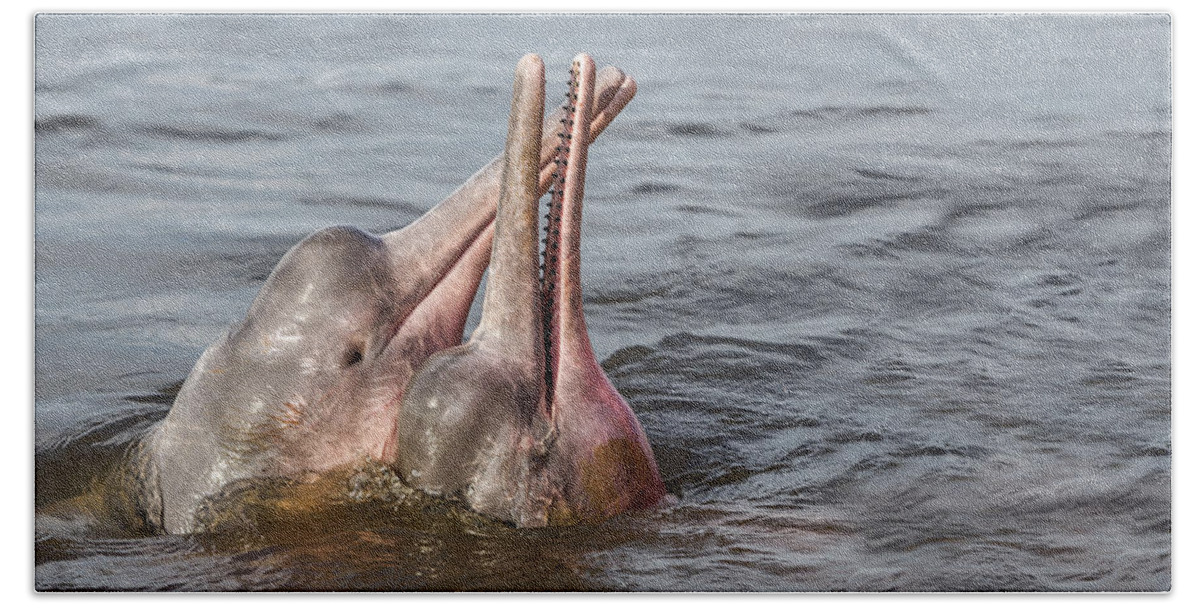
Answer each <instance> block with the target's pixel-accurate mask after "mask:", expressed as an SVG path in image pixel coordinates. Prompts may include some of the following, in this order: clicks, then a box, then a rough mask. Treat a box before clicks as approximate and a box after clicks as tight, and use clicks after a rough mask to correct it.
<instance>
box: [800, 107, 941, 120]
mask: <svg viewBox="0 0 1200 608" xmlns="http://www.w3.org/2000/svg"><path fill="white" fill-rule="evenodd" d="M931 113H933V110H932V109H930V108H928V107H925V106H890V105H878V106H821V107H819V108H811V109H799V110H793V111H792V116H795V117H797V118H808V119H813V120H854V119H861V118H895V117H903V116H923V115H926V114H931Z"/></svg>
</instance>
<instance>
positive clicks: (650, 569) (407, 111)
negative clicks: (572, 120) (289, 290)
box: [35, 15, 1172, 591]
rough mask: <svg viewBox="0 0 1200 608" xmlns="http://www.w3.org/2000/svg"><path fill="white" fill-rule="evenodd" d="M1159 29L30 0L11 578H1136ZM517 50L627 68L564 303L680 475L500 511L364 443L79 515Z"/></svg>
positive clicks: (1159, 411)
mask: <svg viewBox="0 0 1200 608" xmlns="http://www.w3.org/2000/svg"><path fill="white" fill-rule="evenodd" d="M1170 35H1171V23H1170V20H1169V18H1168V17H1166V16H1162V15H1122V16H1103V15H1087V16H1062V15H1059V16H990V17H972V16H930V15H907V16H886V15H884V16H879V15H874V16H864V15H859V16H851V15H823V16H754V17H748V16H713V15H706V16H606V17H598V16H590V17H589V16H577V17H564V16H505V17H501V16H480V17H456V16H378V15H364V16H298V15H291V16H277V15H259V16H189V15H177V16H155V15H125V16H86V15H43V16H40V17H38V19H37V22H36V89H35V119H36V181H35V184H36V200H35V209H36V211H35V222H36V226H35V231H36V235H35V244H36V245H35V246H36V250H35V253H36V264H37V267H36V297H37V300H36V332H37V333H36V353H35V356H36V360H35V363H36V384H35V398H36V404H35V405H36V445H35V450H36V484H37V486H36V505H37V521H36V531H35V554H36V568H35V582H36V586H37V588H39V589H139V590H165V589H178V590H201V589H204V590H209V589H627V590H746V591H751V590H894V589H898V590H1093V591H1094V590H1165V589H1168V588H1169V587H1170V584H1171V572H1170V564H1171V555H1170V533H1171V508H1170V470H1171V469H1170V467H1171V452H1172V446H1171V441H1170V428H1171V393H1170V374H1171V361H1170V343H1171V335H1170V313H1171V300H1170V286H1171V272H1170V239H1171V223H1170V186H1171V183H1170V162H1171V137H1172V135H1171V91H1170V88H1171V79H1170ZM529 51H535V52H539V53H541V54H542V55H543V56H544V57H545V59H546V62H547V66H548V69H549V70H550V72H549V78H548V80H550V81H551V82H552V83H554V82H557V81H558V79H557V78H555V77H554V74H555V72H554V70H561V72H562V74H563V75H564V79H565V75H566V70H567V66H568V62H569V60H570V58H571V57H572V56H573V55H574V54H575V53H577V52H579V51H588V52H590V53H592V54H593V56H595V57H596V58H597V61H598V62H599V63H600V64H601V65H606V64H615V65H619V66H621V67H623V68H625V69H626V70H627V71H628V72H629V73H631V74H633V75H634V76H635V77H636V78H637V79H638V82H639V93H638V96H637V98H636V99H635V100H634V101H633V102H632V104H631V105H630V106H629V107H628V108H627V109H626V110H625V112H624V113H623V114H622V115H621V116H620V118H619V119H618V120H617V122H616V123H614V124H613V126H612V127H611V128H610V129H609V130H608V131H606V132H605V134H604V135H603V137H602V138H601V140H600V141H599V142H598V143H597V144H596V146H595V147H594V148H593V151H592V154H591V163H590V165H589V168H588V174H589V184H588V204H587V207H586V210H585V220H584V221H585V225H584V230H585V235H584V243H583V256H584V257H583V259H584V268H583V272H584V304H585V309H586V314H587V317H588V324H589V327H590V329H591V334H592V339H593V342H594V344H595V346H596V350H597V354H598V355H599V357H600V358H601V360H602V361H604V367H605V368H606V369H607V370H608V373H609V375H610V376H611V378H612V380H613V382H614V383H615V384H616V386H617V387H618V389H619V390H620V391H621V393H622V394H623V395H624V396H625V397H626V398H627V399H628V401H629V402H630V404H631V405H632V407H633V408H634V410H635V411H636V412H637V414H638V417H639V419H640V420H641V422H642V424H643V425H644V426H645V428H646V432H647V435H648V437H649V439H650V442H651V444H652V446H653V447H654V450H655V452H656V454H657V456H658V460H659V464H660V467H661V469H662V473H663V475H664V477H665V480H666V482H667V486H668V488H669V490H670V491H671V492H672V493H673V494H674V495H675V496H676V497H678V501H677V502H676V504H675V505H673V506H671V507H668V508H664V509H661V510H657V511H652V512H646V513H637V514H629V515H626V516H622V517H619V518H616V519H614V520H612V521H610V522H607V523H605V524H603V525H599V526H579V527H575V528H568V529H551V530H516V529H512V528H509V527H505V526H502V525H499V524H496V523H493V522H489V521H486V520H483V519H480V518H477V517H472V516H471V515H470V514H467V513H463V512H460V511H457V510H455V509H454V508H452V507H451V506H447V505H445V504H440V503H437V502H436V501H429V500H424V499H422V498H421V497H419V496H413V495H410V494H407V493H405V492H404V491H403V489H402V488H399V487H397V486H394V485H391V484H390V482H389V481H388V477H387V474H386V472H380V471H365V472H364V471H358V472H356V473H354V474H352V475H350V476H349V477H348V478H346V479H344V480H341V481H339V482H338V483H344V486H338V487H341V488H343V489H346V490H347V491H346V492H344V493H343V494H342V495H339V498H337V499H333V500H329V501H328V502H327V503H322V504H323V506H322V507H321V508H319V509H318V510H316V511H315V512H306V513H301V514H289V513H287V512H281V511H279V510H278V509H272V508H269V506H270V505H271V504H276V503H278V502H279V500H280V499H281V497H283V498H286V497H287V496H291V495H293V494H295V493H297V492H299V493H303V492H307V491H310V489H306V488H296V487H276V486H273V485H269V484H267V485H265V486H264V487H255V488H251V489H249V490H247V495H246V496H244V498H245V500H244V501H243V502H241V503H239V507H238V508H237V509H235V511H236V513H234V515H236V517H233V518H231V520H230V521H231V522H232V523H230V524H229V525H228V526H227V527H225V528H222V529H220V530H217V531H215V532H213V533H210V534H202V535H194V536H162V537H142V536H137V535H135V534H131V533H130V532H129V531H128V530H124V529H122V528H121V527H120V526H119V525H115V524H114V522H105V521H95V520H94V519H89V518H88V517H85V516H84V514H86V513H88V512H89V511H88V510H87V509H86V508H84V507H86V505H84V507H81V506H80V503H81V502H86V501H81V500H80V499H79V498H78V497H79V496H85V497H86V496H88V495H89V491H90V490H91V489H93V488H94V487H95V486H96V484H97V483H98V482H97V480H102V479H104V478H105V475H106V473H107V472H108V471H109V470H111V469H112V468H113V467H114V466H115V465H116V464H117V463H119V462H120V460H121V458H122V454H123V453H124V451H125V449H126V448H127V446H129V445H130V444H131V443H132V442H134V441H136V440H137V438H139V437H140V436H141V435H142V434H143V433H144V432H145V430H146V429H147V428H148V427H149V426H151V425H153V424H154V423H155V422H156V421H157V420H160V419H161V418H162V417H163V416H165V414H166V412H167V410H168V409H169V407H170V403H171V400H172V398H173V395H174V391H175V390H177V387H178V385H179V383H180V382H181V381H182V380H183V379H184V378H185V377H186V376H187V374H188V371H189V370H190V368H191V366H192V364H193V363H194V362H195V360H196V358H197V357H198V356H199V354H200V352H201V351H202V350H203V349H204V348H205V347H206V346H207V345H208V344H210V343H211V342H212V341H213V340H215V339H216V338H217V337H218V336H219V335H220V333H221V332H222V331H223V330H224V328H226V327H227V326H228V325H230V324H231V323H233V322H235V321H237V320H238V319H240V318H241V316H242V315H243V314H244V312H245V310H246V308H247V306H248V305H249V303H250V301H251V299H252V298H253V296H254V294H255V293H256V291H257V290H258V288H259V287H260V286H261V284H262V282H263V280H264V279H265V278H266V275H267V274H268V273H269V272H270V270H271V268H272V267H273V266H274V264H275V263H276V261H278V259H279V257H280V256H281V255H282V254H283V253H284V252H285V251H286V250H287V249H288V248H289V247H290V246H291V245H292V244H294V243H296V242H297V241H299V240H300V239H301V238H303V237H304V236H305V235H306V234H308V233H310V232H312V231H314V230H316V229H319V228H322V227H325V226H329V225H333V224H352V225H357V226H359V227H361V228H364V229H367V230H371V231H375V232H383V231H387V230H391V229H394V228H397V227H399V226H403V225H405V224H406V223H408V222H409V221H411V220H412V219H414V218H415V217H417V216H418V215H419V214H420V213H422V212H423V211H424V210H425V209H428V208H429V207H430V206H432V205H433V204H434V203H435V202H436V201H438V200H440V198H441V197H443V196H445V195H446V194H447V193H449V192H450V191H451V190H452V189H453V188H454V187H455V186H457V184H459V183H461V182H462V181H463V180H464V179H465V178H466V177H467V176H469V175H470V174H471V173H472V172H473V171H474V170H475V169H477V168H478V167H480V166H482V165H483V164H484V163H486V162H487V161H488V160H489V159H491V158H492V157H493V156H494V155H495V154H496V153H498V152H499V151H500V149H501V147H502V145H503V138H504V129H505V126H506V117H507V113H508V103H509V94H510V91H511V88H510V87H511V75H512V68H513V66H514V65H515V62H516V60H517V59H518V58H519V57H520V56H521V55H522V54H524V53H525V52H529ZM551 86H552V87H553V86H554V85H551ZM549 94H550V95H555V94H557V91H555V90H551V91H550V92H549ZM477 314H478V313H477V312H476V313H475V316H474V317H473V319H477V318H478V317H477ZM473 322H474V321H472V323H473ZM468 329H470V327H469V328H468ZM364 484H365V485H364ZM335 485H336V484H335ZM364 487H365V488H367V489H366V490H364ZM368 490H369V491H368Z"/></svg>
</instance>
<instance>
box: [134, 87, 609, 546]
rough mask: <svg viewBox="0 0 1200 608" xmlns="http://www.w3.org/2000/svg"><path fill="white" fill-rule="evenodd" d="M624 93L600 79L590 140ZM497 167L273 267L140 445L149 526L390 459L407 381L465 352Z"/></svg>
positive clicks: (313, 238) (341, 229)
mask: <svg viewBox="0 0 1200 608" xmlns="http://www.w3.org/2000/svg"><path fill="white" fill-rule="evenodd" d="M627 81H628V82H630V83H631V82H632V81H631V80H629V79H627V78H626V77H625V75H624V74H623V73H621V71H620V70H617V69H615V68H610V69H607V70H606V71H605V73H604V74H603V82H604V84H603V87H602V91H603V93H602V94H601V95H599V96H598V97H597V99H596V103H597V104H598V107H597V108H595V109H594V110H595V112H596V114H595V119H594V120H592V121H590V123H589V126H590V130H588V131H587V136H588V137H589V138H591V137H595V136H596V135H598V134H599V133H600V132H601V131H602V130H603V129H604V128H605V126H607V124H608V122H610V121H611V120H612V118H614V117H615V115H616V114H617V113H618V112H619V111H620V110H621V108H622V107H623V106H624V104H625V103H626V102H627V101H628V99H629V97H630V96H631V94H632V93H631V90H630V86H631V85H629V84H627ZM562 115H563V114H562V113H559V114H558V115H556V116H553V117H551V118H550V120H559V119H561V116H562ZM555 145H556V142H555V141H554V140H551V139H547V140H546V141H544V142H541V141H539V142H536V144H535V148H537V147H541V148H543V149H544V150H542V151H541V152H537V151H535V158H534V173H535V177H534V179H535V189H539V190H540V191H542V192H544V191H545V189H546V188H548V187H549V182H550V180H551V174H552V171H550V170H549V168H548V167H549V166H550V165H551V164H552V163H551V160H552V158H553V156H554V147H555ZM501 169H502V163H501V161H500V159H497V160H495V161H493V162H492V163H491V164H489V165H487V166H486V167H484V168H483V169H481V170H480V171H479V172H478V173H476V174H475V175H474V176H473V177H472V178H471V179H470V180H468V181H467V182H466V183H465V184H464V185H463V186H462V187H460V188H459V189H458V190H457V191H456V192H454V193H453V194H452V195H451V196H450V197H448V198H447V199H446V200H444V201H442V202H441V203H439V204H438V205H437V206H435V207H434V208H433V209H431V210H430V211H429V212H428V213H426V214H425V215H424V216H422V217H421V218H419V219H418V220H417V221H415V222H413V223H412V224H410V225H408V226H406V227H404V228H402V229H400V230H397V231H394V232H390V233H387V234H384V235H382V236H374V235H371V234H368V233H365V232H363V231H361V230H358V229H356V228H351V227H345V226H337V227H332V228H326V229H323V230H320V231H318V232H316V233H314V234H312V235H310V236H309V237H307V238H305V239H304V240H302V241H301V242H299V243H298V244H296V245H295V246H294V247H292V249H291V250H290V251H288V252H287V254H285V255H284V257H283V258H282V259H281V260H280V261H279V263H278V265H277V266H276V268H275V269H274V270H273V271H272V273H271V275H270V276H269V277H268V278H267V280H266V282H265V283H264V284H263V286H262V289H261V290H260V292H259V293H258V295H257V297H256V298H255V299H254V301H253V303H252V304H251V305H250V307H249V310H248V311H247V313H246V316H245V318H244V319H243V320H242V321H241V322H240V323H237V324H236V325H234V326H233V327H232V328H230V329H229V330H228V331H227V332H226V333H225V334H224V335H223V336H222V337H220V338H219V339H218V340H217V341H216V342H215V343H214V344H212V346H210V347H209V348H208V349H207V350H206V351H205V352H204V354H203V355H202V356H201V357H200V359H199V360H198V361H197V363H196V365H195V366H194V368H193V369H192V371H191V373H190V375H189V376H188V378H187V380H186V381H185V382H184V384H183V386H182V387H181V389H180V392H179V394H178V395H177V397H176V400H175V403H174V404H173V406H172V408H171V411H170V412H169V413H168V415H167V417H166V418H165V419H164V420H163V421H162V422H161V423H160V424H159V425H158V426H156V427H155V428H154V429H153V430H152V431H151V433H150V434H149V435H148V436H147V437H146V439H145V440H143V441H142V442H141V444H140V445H139V449H140V453H141V454H142V455H143V457H144V458H145V459H146V463H145V469H146V470H145V471H144V473H143V474H144V475H145V476H146V478H147V479H148V480H149V482H148V483H147V484H146V485H147V487H149V488H150V489H149V490H147V491H145V492H143V493H144V494H145V496H143V497H142V502H143V503H144V510H145V512H146V518H147V519H148V520H149V521H150V523H151V524H152V525H153V526H156V527H158V528H160V529H164V530H166V531H168V532H173V533H177V532H188V531H190V530H192V529H193V528H194V526H195V525H196V522H195V516H196V513H197V509H198V508H199V506H200V505H201V504H202V503H203V502H204V501H205V499H206V498H208V497H211V496H213V495H215V494H217V493H218V492H219V491H220V490H221V488H223V487H226V486H227V485H228V484H230V483H232V482H235V481H239V480H243V479H248V478H261V477H286V478H293V479H303V478H305V477H307V476H311V475H314V474H319V473H322V472H325V471H329V470H332V469H335V468H338V467H342V466H347V465H351V464H353V463H355V462H357V461H360V460H362V459H364V458H369V459H377V460H380V461H385V462H390V461H392V460H394V459H395V454H396V450H397V444H396V440H397V438H398V437H399V435H400V433H399V432H398V431H397V428H396V427H397V423H398V420H399V419H400V416H399V408H400V404H401V401H402V397H403V395H404V392H405V389H406V387H407V386H408V383H409V380H410V378H411V377H412V375H413V373H414V371H415V370H416V369H418V368H419V367H420V366H421V365H422V364H423V363H424V362H425V360H426V359H427V358H428V357H429V356H430V355H432V354H434V353H436V352H439V351H442V350H445V349H447V348H450V347H452V346H455V345H458V344H460V343H461V342H462V338H463V326H464V324H465V322H466V317H467V314H468V311H469V309H470V306H471V302H472V301H473V299H474V296H475V293H476V290H477V288H478V285H479V282H480V280H481V278H482V276H483V273H484V272H485V271H486V269H487V266H488V261H489V257H490V254H491V249H492V241H493V234H494V219H495V214H496V201H497V199H498V198H499V191H500V186H501ZM541 173H544V174H545V175H544V177H543V176H541Z"/></svg>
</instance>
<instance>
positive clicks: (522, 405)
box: [394, 55, 665, 526]
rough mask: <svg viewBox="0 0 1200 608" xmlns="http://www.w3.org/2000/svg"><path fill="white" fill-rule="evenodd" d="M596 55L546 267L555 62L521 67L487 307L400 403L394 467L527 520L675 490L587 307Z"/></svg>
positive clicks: (560, 177) (578, 87)
mask: <svg viewBox="0 0 1200 608" xmlns="http://www.w3.org/2000/svg"><path fill="white" fill-rule="evenodd" d="M594 79H595V67H594V64H593V63H592V60H591V58H589V57H587V56H586V55H580V56H579V57H577V58H576V59H575V62H574V64H573V67H572V83H573V84H572V89H571V92H570V93H568V96H567V106H568V110H567V112H568V116H567V117H566V118H565V119H563V122H562V123H561V124H562V125H563V126H564V130H563V131H562V132H561V133H560V135H561V138H560V139H561V140H562V141H563V142H564V143H565V144H566V145H565V146H564V148H565V149H564V150H560V155H559V157H558V158H557V159H555V160H556V162H555V165H556V167H557V168H558V174H557V175H556V177H555V180H554V182H555V183H554V186H553V197H552V202H551V210H550V213H549V216H548V227H547V238H546V249H545V251H544V252H543V253H542V255H543V256H544V257H543V267H544V272H543V273H541V274H539V265H538V257H539V251H538V249H539V248H538V198H539V196H540V192H539V188H538V185H539V184H538V170H539V169H538V161H539V142H541V141H542V122H543V121H542V112H543V106H544V102H543V88H544V80H545V78H544V68H543V66H542V62H541V60H540V59H539V58H538V57H537V56H536V55H529V56H526V57H525V58H523V59H522V60H521V63H520V64H519V65H518V67H517V73H516V82H515V83H514V87H513V108H512V114H511V116H510V118H509V132H508V142H507V145H506V148H505V153H504V172H503V177H502V179H501V187H500V188H501V190H500V203H499V209H498V211H497V217H496V227H495V231H496V232H495V238H494V243H493V245H492V255H491V266H490V271H489V273H490V274H489V279H488V285H487V289H486V291H485V296H484V303H483V318H482V320H481V322H480V325H479V327H478V329H476V330H475V332H474V334H473V335H472V336H471V339H470V341H468V342H467V343H466V344H464V345H461V346H456V347H454V348H450V349H447V350H445V351H442V352H440V353H438V354H436V355H434V356H432V357H430V358H429V360H428V361H427V362H426V363H425V365H424V366H423V367H422V368H421V369H420V370H418V371H417V373H416V374H415V375H414V376H413V379H412V382H411V384H410V386H409V389H408V391H407V392H406V394H405V396H404V399H403V403H402V405H401V408H400V423H399V424H398V425H396V427H395V429H396V431H397V433H398V436H397V439H396V441H395V445H396V446H397V450H396V455H395V459H394V461H395V464H396V469H397V470H398V471H399V473H400V474H401V475H402V476H403V477H404V478H405V480H406V481H407V482H408V483H409V484H411V485H412V486H414V487H416V488H420V489H422V490H425V491H426V492H429V493H433V494H439V495H445V496H450V497H455V498H457V499H460V500H462V501H464V502H465V503H466V504H467V505H468V506H469V507H470V508H471V509H474V510H475V511H478V512H480V513H483V514H486V515H489V516H492V517H495V518H497V519H501V520H504V521H508V522H511V523H514V524H517V525H519V526H544V525H558V524H571V523H576V522H587V521H600V520H604V519H607V518H609V517H611V516H613V515H615V514H617V513H621V512H623V511H626V510H629V509H637V508H643V507H648V506H652V505H655V504H658V503H659V502H660V501H661V500H662V499H663V497H664V496H665V489H664V487H663V483H662V480H661V478H660V476H659V473H658V467H657V465H656V463H655V460H654V455H653V453H652V452H651V450H650V446H649V444H648V442H647V441H646V436H645V434H644V432H643V431H642V428H641V426H640V425H639V424H638V421H637V419H636V417H635V416H634V414H633V411H632V410H631V409H630V408H629V405H628V404H627V403H626V402H625V400H624V399H622V398H621V396H620V394H618V393H617V391H616V389H615V388H613V386H612V383H611V382H610V381H609V379H608V377H607V376H606V375H605V373H604V371H603V370H602V369H601V368H600V365H599V363H597V361H596V357H595V354H594V353H593V351H592V346H591V342H590V340H589V338H588V334H587V327H586V324H585V322H584V317H583V305H582V299H581V289H580V272H579V268H580V255H579V254H580V251H579V246H580V225H581V222H582V213H583V207H582V202H583V183H584V177H585V170H586V165H587V144H588V141H589V139H590V138H589V137H587V135H586V131H585V130H584V125H587V124H589V123H590V122H591V120H590V118H591V117H590V114H591V107H592V103H591V100H592V97H593V87H594Z"/></svg>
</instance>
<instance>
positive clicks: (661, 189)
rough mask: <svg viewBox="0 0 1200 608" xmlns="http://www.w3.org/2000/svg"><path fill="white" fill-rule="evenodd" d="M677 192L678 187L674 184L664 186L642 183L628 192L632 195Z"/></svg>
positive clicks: (661, 184) (660, 183) (663, 184)
mask: <svg viewBox="0 0 1200 608" xmlns="http://www.w3.org/2000/svg"><path fill="white" fill-rule="evenodd" d="M676 190H679V186H676V185H675V184H665V183H662V182H642V183H640V184H638V185H636V186H634V187H633V189H632V190H630V192H631V193H633V194H663V193H666V192H675V191H676Z"/></svg>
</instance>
